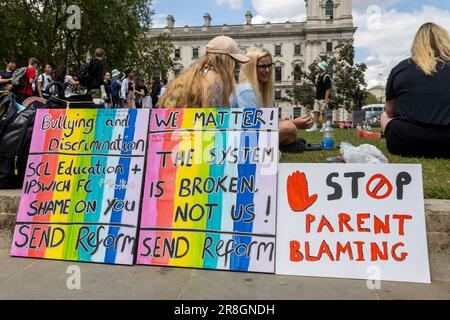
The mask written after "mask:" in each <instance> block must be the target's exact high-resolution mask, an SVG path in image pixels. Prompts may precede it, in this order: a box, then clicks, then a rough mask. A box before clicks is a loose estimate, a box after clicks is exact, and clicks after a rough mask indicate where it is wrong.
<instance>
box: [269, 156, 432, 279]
mask: <svg viewBox="0 0 450 320" xmlns="http://www.w3.org/2000/svg"><path fill="white" fill-rule="evenodd" d="M279 188H280V189H279V196H278V230H277V273H278V274H286V275H303V276H322V277H338V278H356V279H375V280H389V281H406V282H425V283H428V282H430V271H429V263H428V249H427V238H426V228H425V213H424V210H425V208H424V200H423V186H422V171H421V167H420V166H417V165H376V166H368V165H339V166H336V165H324V164H317V165H313V164H282V165H280V172H279ZM374 273H375V274H374Z"/></svg>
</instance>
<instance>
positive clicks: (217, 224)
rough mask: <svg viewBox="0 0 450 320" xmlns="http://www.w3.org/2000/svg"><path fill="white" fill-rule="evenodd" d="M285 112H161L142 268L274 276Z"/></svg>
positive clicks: (154, 123) (156, 120) (156, 116)
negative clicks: (280, 127)
mask: <svg viewBox="0 0 450 320" xmlns="http://www.w3.org/2000/svg"><path fill="white" fill-rule="evenodd" d="M277 113H278V110H276V109H259V110H258V109H248V110H241V109H177V110H175V109H174V110H154V111H153V112H152V116H151V121H150V123H151V127H150V131H151V133H150V138H149V151H148V158H147V171H146V183H145V189H144V199H143V209H142V217H141V228H140V236H139V245H138V255H137V263H138V264H143V265H159V266H178V267H189V268H200V269H202V268H204V269H220V270H233V271H250V272H267V273H274V269H275V262H274V261H275V221H276V187H277V164H278V130H277V128H278V114H277Z"/></svg>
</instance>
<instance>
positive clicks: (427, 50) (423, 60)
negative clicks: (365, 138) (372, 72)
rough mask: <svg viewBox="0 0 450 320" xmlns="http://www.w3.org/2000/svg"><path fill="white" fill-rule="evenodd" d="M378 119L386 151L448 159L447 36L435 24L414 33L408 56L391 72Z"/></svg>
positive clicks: (449, 58) (449, 87)
mask: <svg viewBox="0 0 450 320" xmlns="http://www.w3.org/2000/svg"><path fill="white" fill-rule="evenodd" d="M386 101H387V102H386V112H385V113H384V114H383V115H382V117H381V127H382V129H383V131H384V134H385V136H386V141H387V147H388V150H389V152H391V153H392V154H396V155H401V156H411V157H431V158H436V157H438V158H450V38H449V35H448V32H447V31H446V30H445V29H444V28H442V27H440V26H438V25H436V24H433V23H427V24H424V25H423V26H422V27H421V28H420V29H419V31H418V33H417V35H416V37H415V39H414V43H413V48H412V56H411V58H409V59H407V60H404V61H402V62H400V63H399V64H398V65H397V66H396V67H395V68H394V69H393V70H392V72H391V74H390V76H389V79H388V83H387V87H386Z"/></svg>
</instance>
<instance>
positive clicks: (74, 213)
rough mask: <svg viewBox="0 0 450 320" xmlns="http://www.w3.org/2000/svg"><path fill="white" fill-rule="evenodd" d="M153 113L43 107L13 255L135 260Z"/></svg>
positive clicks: (87, 259)
mask: <svg viewBox="0 0 450 320" xmlns="http://www.w3.org/2000/svg"><path fill="white" fill-rule="evenodd" d="M148 122H149V111H148V110H139V111H137V110H39V111H38V113H37V116H36V122H35V127H34V132H33V141H32V146H31V150H30V157H29V160H28V166H27V171H26V177H25V182H24V186H23V192H22V197H21V203H20V208H19V214H18V218H17V225H16V229H15V234H14V241H13V245H12V250H11V254H12V255H13V256H21V257H35V258H46V259H58V260H73V261H84V262H100V263H117V264H132V263H133V257H134V252H133V250H134V249H133V248H134V247H135V243H136V232H137V231H136V229H137V224H138V217H139V209H140V195H141V189H142V179H143V170H144V157H145V151H146V145H147V144H146V142H147V132H148Z"/></svg>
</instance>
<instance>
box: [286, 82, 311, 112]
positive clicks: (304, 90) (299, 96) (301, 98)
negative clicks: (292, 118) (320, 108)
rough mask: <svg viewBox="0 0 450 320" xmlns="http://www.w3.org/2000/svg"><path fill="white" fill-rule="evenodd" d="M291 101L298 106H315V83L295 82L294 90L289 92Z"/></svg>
mask: <svg viewBox="0 0 450 320" xmlns="http://www.w3.org/2000/svg"><path fill="white" fill-rule="evenodd" d="M287 94H288V96H289V98H290V99H291V102H293V103H294V104H295V105H297V106H299V105H300V106H304V107H306V108H308V109H312V108H313V107H314V100H315V97H316V95H315V92H314V85H313V84H311V82H309V81H308V82H303V83H301V84H295V85H294V88H293V90H292V91H288V92H287Z"/></svg>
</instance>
